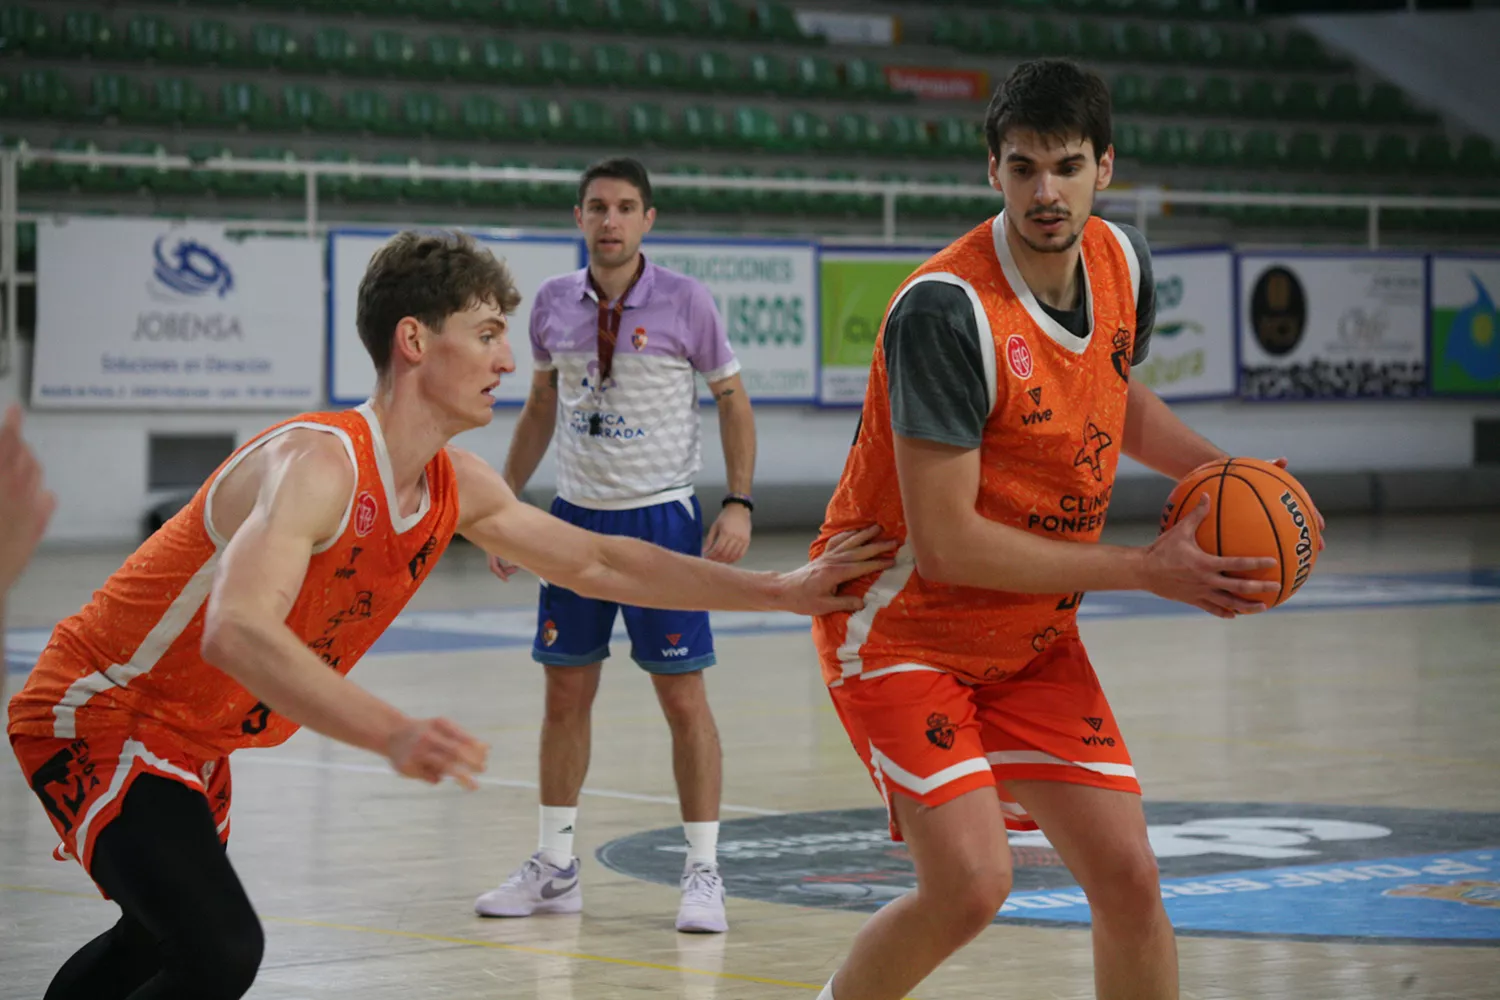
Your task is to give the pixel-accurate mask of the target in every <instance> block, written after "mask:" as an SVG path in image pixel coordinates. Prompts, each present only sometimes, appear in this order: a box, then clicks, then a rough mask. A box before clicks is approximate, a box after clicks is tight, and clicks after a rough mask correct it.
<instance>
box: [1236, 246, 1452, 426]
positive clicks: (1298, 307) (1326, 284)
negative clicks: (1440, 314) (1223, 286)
mask: <svg viewBox="0 0 1500 1000" xmlns="http://www.w3.org/2000/svg"><path fill="white" fill-rule="evenodd" d="M1426 282H1427V276H1426V268H1425V266H1424V259H1423V258H1422V257H1421V256H1419V255H1416V254H1410V255H1406V254H1365V255H1361V256H1352V255H1351V256H1340V255H1333V254H1328V255H1314V254H1295V253H1292V254H1261V253H1253V254H1242V255H1241V256H1240V258H1239V304H1238V311H1239V329H1240V333H1239V343H1240V395H1241V396H1242V397H1243V398H1246V399H1379V398H1408V397H1412V396H1419V395H1423V394H1425V392H1426V388H1427V366H1426V355H1427V351H1426V336H1425V331H1426V321H1427V317H1426V315H1425V309H1426V301H1425V299H1426Z"/></svg>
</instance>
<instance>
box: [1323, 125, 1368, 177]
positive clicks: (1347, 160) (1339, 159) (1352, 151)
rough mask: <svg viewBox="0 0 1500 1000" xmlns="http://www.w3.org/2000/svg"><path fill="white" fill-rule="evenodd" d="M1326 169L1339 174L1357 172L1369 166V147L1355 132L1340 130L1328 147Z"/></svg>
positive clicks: (1363, 138) (1362, 137)
mask: <svg viewBox="0 0 1500 1000" xmlns="http://www.w3.org/2000/svg"><path fill="white" fill-rule="evenodd" d="M1327 162H1328V169H1329V170H1332V171H1335V172H1337V173H1341V174H1350V173H1359V172H1362V171H1364V170H1368V169H1369V166H1370V152H1369V147H1368V146H1367V145H1366V143H1365V137H1364V136H1362V135H1360V134H1359V133H1357V132H1341V133H1339V134H1338V135H1336V136H1334V137H1333V143H1332V145H1330V146H1329V148H1328V161H1327Z"/></svg>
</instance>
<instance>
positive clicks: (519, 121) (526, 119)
mask: <svg viewBox="0 0 1500 1000" xmlns="http://www.w3.org/2000/svg"><path fill="white" fill-rule="evenodd" d="M565 124H566V123H565V122H564V120H563V108H562V105H561V104H559V103H558V102H557V101H552V100H548V99H547V98H544V97H523V98H522V99H521V102H520V104H518V105H517V107H516V130H517V132H518V133H519V134H520V135H522V136H525V137H526V138H528V139H554V138H556V137H557V136H558V135H560V134H561V133H562V131H563V129H564V127H565Z"/></svg>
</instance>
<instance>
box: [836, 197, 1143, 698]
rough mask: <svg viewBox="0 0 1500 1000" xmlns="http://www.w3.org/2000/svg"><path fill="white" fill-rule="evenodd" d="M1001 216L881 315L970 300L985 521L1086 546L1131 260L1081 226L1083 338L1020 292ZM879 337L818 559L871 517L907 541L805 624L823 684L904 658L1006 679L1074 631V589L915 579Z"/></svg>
mask: <svg viewBox="0 0 1500 1000" xmlns="http://www.w3.org/2000/svg"><path fill="white" fill-rule="evenodd" d="M1004 220H1005V217H1004V215H1000V216H997V217H996V218H995V219H993V220H991V221H990V222H986V223H984V224H982V225H980V226H979V227H977V228H976V229H974V230H973V231H972V232H970V233H968V234H967V235H965V236H963V237H961V238H960V239H958V240H957V241H956V242H954V243H952V244H951V245H949V246H948V247H947V248H945V249H944V250H942V251H940V252H939V253H938V254H936V255H935V256H933V257H932V258H931V259H929V260H928V261H927V262H926V263H925V264H923V265H922V266H921V267H920V268H918V269H917V270H916V271H915V272H913V274H912V276H911V277H910V278H908V279H907V281H906V282H905V283H904V284H903V285H902V287H901V288H900V289H899V290H898V291H897V292H896V295H895V296H894V297H893V298H892V299H891V303H890V306H888V307H887V310H886V316H887V318H889V316H890V313H891V310H892V309H893V308H894V307H895V305H896V303H897V302H898V301H900V299H901V296H902V295H903V294H905V292H906V291H907V290H908V289H910V288H911V287H913V285H915V284H916V283H918V282H921V281H942V282H947V283H949V284H954V285H958V286H959V287H961V288H963V289H964V290H965V291H966V292H967V293H968V296H969V299H970V301H971V302H972V303H973V305H974V307H975V316H976V319H977V321H978V325H979V337H980V347H981V350H982V352H983V356H984V363H985V368H986V371H985V376H986V381H987V383H988V388H989V390H990V397H991V400H992V405H991V407H990V413H989V418H988V420H987V421H986V423H985V426H984V433H983V438H982V442H981V445H980V463H981V478H980V486H979V497H978V500H977V503H976V506H977V509H978V510H979V513H980V514H982V515H983V516H985V517H987V518H989V519H991V520H993V521H998V522H1000V523H1002V524H1006V525H1009V526H1011V527H1013V528H1019V529H1021V530H1022V531H1029V532H1031V533H1033V534H1038V535H1043V536H1046V537H1048V538H1054V539H1061V540H1065V541H1071V542H1080V543H1086V542H1094V541H1097V540H1098V538H1099V533H1100V532H1101V531H1102V530H1103V527H1104V515H1105V511H1106V510H1107V509H1108V507H1109V500H1110V493H1111V490H1112V488H1113V485H1114V479H1115V467H1116V465H1117V463H1118V461H1119V456H1120V446H1121V443H1122V441H1123V438H1124V428H1125V402H1126V393H1127V390H1128V379H1129V373H1130V359H1131V354H1132V351H1133V347H1134V341H1135V312H1136V291H1137V286H1138V284H1139V281H1140V277H1139V275H1140V262H1139V260H1138V259H1137V258H1136V254H1135V251H1134V249H1133V248H1132V247H1131V245H1130V241H1129V239H1128V238H1127V237H1126V235H1125V234H1124V233H1123V232H1121V231H1120V230H1119V229H1117V228H1115V227H1114V226H1112V225H1110V224H1109V223H1107V222H1105V221H1103V220H1101V219H1098V218H1092V219H1090V220H1089V222H1088V223H1087V225H1086V226H1085V227H1084V231H1083V236H1082V239H1081V243H1082V253H1083V265H1084V272H1085V289H1086V291H1085V294H1086V295H1087V301H1088V304H1089V307H1090V316H1091V319H1092V333H1091V334H1090V336H1089V337H1088V338H1087V339H1084V340H1080V339H1079V338H1077V337H1074V336H1072V335H1071V334H1069V333H1068V332H1067V331H1066V330H1065V329H1064V328H1063V327H1062V326H1061V324H1059V323H1057V321H1056V320H1054V319H1053V318H1052V317H1051V316H1049V315H1047V314H1046V312H1045V311H1044V310H1043V309H1042V308H1041V307H1040V305H1039V304H1038V303H1037V301H1036V298H1035V296H1034V295H1032V293H1031V291H1030V290H1029V289H1028V288H1027V286H1026V283H1025V282H1024V280H1022V278H1021V275H1020V271H1019V270H1018V269H1017V268H1016V265H1015V261H1014V259H1013V257H1012V255H1011V253H1010V250H1009V247H1008V246H1007V244H1006V242H1005V235H1004V233H1005V230H1004V226H1005V221H1004ZM884 336H885V331H884V326H883V325H882V330H881V334H880V337H879V338H877V340H876V344H875V357H874V361H873V364H872V366H871V370H870V381H869V386H868V388H867V389H866V392H865V402H864V411H863V414H862V417H861V423H860V429H859V432H858V435H857V437H856V439H855V442H854V446H853V448H852V449H851V450H850V452H849V458H848V460H847V462H846V464H845V466H844V473H843V477H842V478H841V479H840V481H839V486H838V489H837V491H835V493H834V495H833V499H832V500H831V501H830V503H829V505H828V511H827V516H826V518H825V520H824V523H823V529H822V531H821V532H820V534H819V536H818V539H817V541H816V542H815V543H814V544H813V548H812V551H813V554H814V555H817V554H818V553H819V552H821V551H822V550H823V548H824V547H825V546H826V545H827V542H828V539H829V538H831V537H832V536H834V535H836V534H838V533H839V532H842V531H848V530H850V529H854V528H862V527H865V526H867V525H870V524H879V525H880V526H881V527H882V528H883V529H884V530H885V532H886V533H887V534H888V535H889V536H891V537H893V538H895V539H897V540H899V541H900V542H901V544H902V547H901V548H900V549H899V550H898V551H897V553H896V565H895V566H893V567H892V568H891V569H888V570H886V571H885V572H884V573H882V574H880V575H879V576H878V577H871V578H867V579H864V580H860V581H857V582H856V583H855V584H854V585H851V586H850V587H849V588H848V591H849V592H850V593H856V594H863V595H864V596H865V597H866V605H865V607H864V609H863V610H861V611H859V612H856V613H854V614H848V613H841V614H835V615H826V616H823V617H821V618H819V619H817V620H815V621H814V623H813V637H814V640H815V642H816V644H817V647H818V652H819V659H820V660H821V662H822V666H823V676H824V679H825V680H826V681H827V682H828V683H829V684H839V683H842V681H843V680H844V679H845V678H848V677H852V676H855V675H859V674H871V673H873V672H874V671H877V670H892V669H899V668H901V667H902V666H903V665H908V664H920V665H924V666H928V667H937V668H940V669H942V670H946V671H949V672H951V673H953V674H956V675H959V676H960V677H963V678H965V679H968V680H972V681H994V680H999V679H1002V678H1004V677H1006V676H1009V675H1010V674H1012V673H1014V672H1016V671H1017V670H1019V669H1021V668H1022V667H1023V666H1025V664H1026V663H1027V662H1028V661H1030V660H1031V659H1033V658H1034V657H1035V656H1037V655H1038V654H1039V653H1041V652H1042V651H1043V650H1045V649H1046V648H1047V647H1048V646H1050V645H1051V644H1052V643H1053V642H1054V641H1056V639H1057V638H1058V637H1059V636H1063V635H1068V634H1071V633H1074V632H1075V631H1076V623H1075V615H1076V610H1075V609H1076V608H1077V605H1078V601H1079V599H1080V598H1081V597H1082V595H1081V594H1013V593H1003V592H999V591H993V590H985V589H980V588H973V587H955V586H948V585H944V584H939V583H933V582H931V581H928V580H924V579H923V578H922V576H921V574H919V573H917V571H916V562H915V557H914V556H913V555H912V552H911V550H910V548H909V547H907V545H906V540H907V526H906V517H905V514H904V512H903V510H902V507H901V493H900V489H899V487H898V484H897V479H896V461H895V451H894V432H893V431H892V429H891V406H890V397H889V382H888V373H887V371H886V363H885V350H884ZM918 488H920V486H919V487H918Z"/></svg>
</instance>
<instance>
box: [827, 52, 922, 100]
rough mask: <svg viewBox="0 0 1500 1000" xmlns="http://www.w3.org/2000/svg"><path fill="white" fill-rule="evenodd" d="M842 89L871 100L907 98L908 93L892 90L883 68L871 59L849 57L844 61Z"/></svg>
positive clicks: (908, 96)
mask: <svg viewBox="0 0 1500 1000" xmlns="http://www.w3.org/2000/svg"><path fill="white" fill-rule="evenodd" d="M843 77H844V89H845V90H846V91H848V92H849V93H850V94H852V95H854V96H856V97H862V98H867V99H872V100H890V99H891V98H895V97H899V98H901V99H903V100H904V99H908V98H910V97H911V96H912V95H910V94H896V93H894V92H892V90H891V85H890V82H889V81H888V80H887V79H886V76H885V70H884V69H883V68H881V66H880V64H879V63H877V62H875V61H874V60H871V59H849V60H847V61H846V62H845V63H844V70H843Z"/></svg>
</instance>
